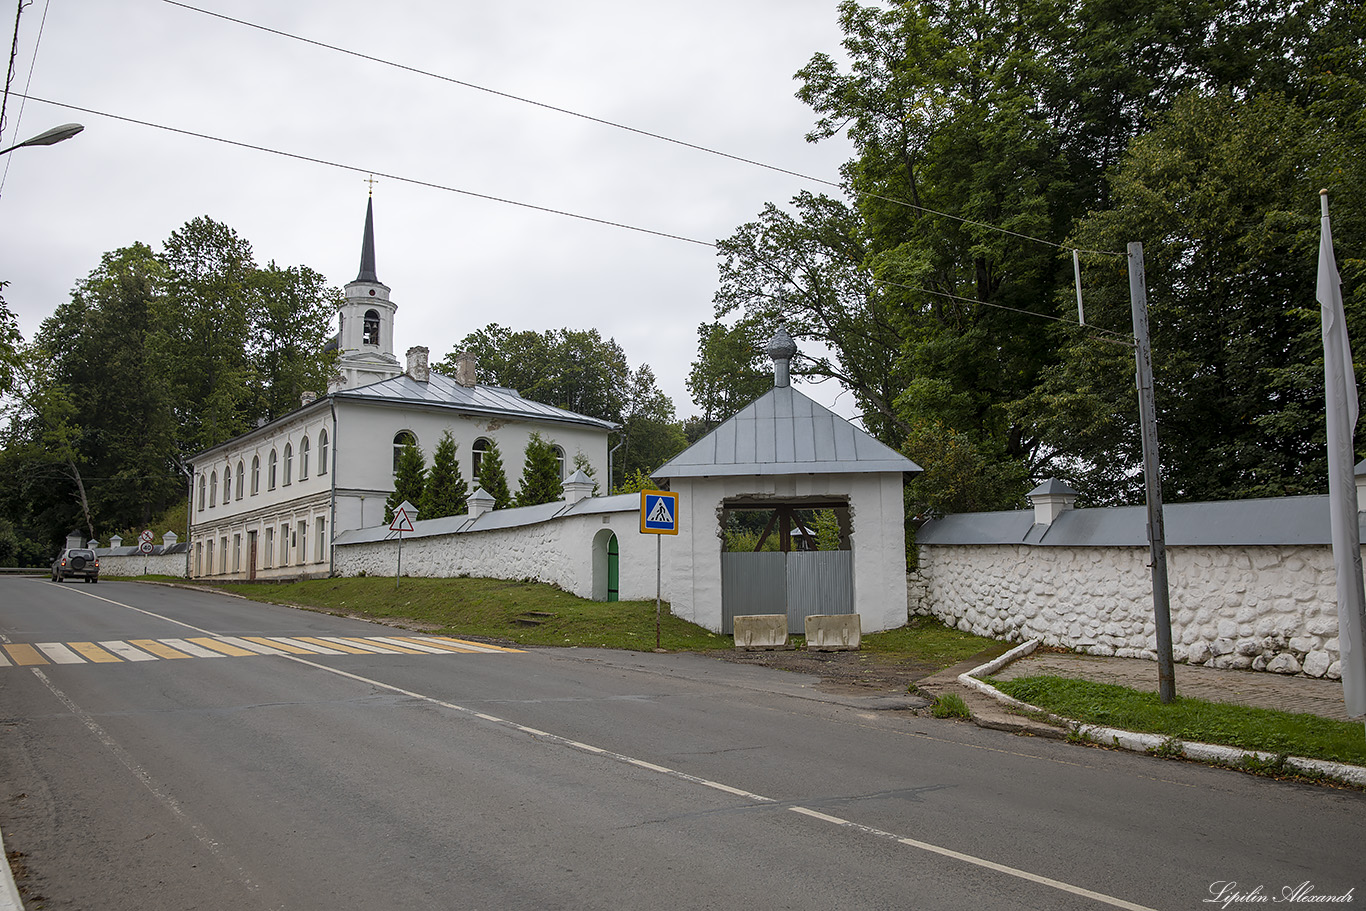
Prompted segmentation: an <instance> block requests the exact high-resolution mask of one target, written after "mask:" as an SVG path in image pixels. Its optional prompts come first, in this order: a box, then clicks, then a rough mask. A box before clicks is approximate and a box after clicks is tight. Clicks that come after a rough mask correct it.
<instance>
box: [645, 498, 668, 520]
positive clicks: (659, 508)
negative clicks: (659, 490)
mask: <svg viewBox="0 0 1366 911" xmlns="http://www.w3.org/2000/svg"><path fill="white" fill-rule="evenodd" d="M645 521H646V522H649V523H650V524H652V525H672V524H674V517H673V513H671V512H669V500H668V498H667V497H660V498H659V499H658V500H655V508H654V509H652V510H650V514H649V515H648V516H646V517H645Z"/></svg>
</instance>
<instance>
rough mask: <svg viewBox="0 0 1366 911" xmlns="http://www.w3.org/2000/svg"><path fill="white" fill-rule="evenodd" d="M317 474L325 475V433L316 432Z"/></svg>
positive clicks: (322, 431) (324, 431)
mask: <svg viewBox="0 0 1366 911" xmlns="http://www.w3.org/2000/svg"><path fill="white" fill-rule="evenodd" d="M318 474H327V431H326V430H319V431H318Z"/></svg>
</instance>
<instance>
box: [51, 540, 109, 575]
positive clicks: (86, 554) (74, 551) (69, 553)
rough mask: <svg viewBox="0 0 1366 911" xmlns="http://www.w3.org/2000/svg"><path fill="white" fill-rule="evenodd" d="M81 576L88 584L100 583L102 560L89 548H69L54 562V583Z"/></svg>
mask: <svg viewBox="0 0 1366 911" xmlns="http://www.w3.org/2000/svg"><path fill="white" fill-rule="evenodd" d="M77 576H79V577H80V578H82V579H84V580H85V581H87V582H98V581H100V560H99V558H98V557H96V556H95V552H94V551H93V550H90V549H89V548H87V547H68V548H67V549H66V550H64V551H62V552H61V553H60V554H58V555H57V559H56V560H53V561H52V581H53V582H62V581H65V580H67V579H71V578H75V577H77Z"/></svg>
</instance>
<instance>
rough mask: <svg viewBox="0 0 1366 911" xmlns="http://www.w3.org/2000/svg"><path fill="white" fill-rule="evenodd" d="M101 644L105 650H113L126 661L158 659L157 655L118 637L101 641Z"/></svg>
mask: <svg viewBox="0 0 1366 911" xmlns="http://www.w3.org/2000/svg"><path fill="white" fill-rule="evenodd" d="M99 646H100V648H102V649H104V650H105V651H109V652H113V653H114V654H115V655H118V656H119V657H120V658H122V659H123V660H124V661H156V660H157V656H156V655H149V654H147V653H146V652H144V651H143V650H142V649H140V648H137V647H136V646H132V645H129V644H128V643H127V642H122V641H120V640H118V639H110V640H108V641H106V642H101V643H99Z"/></svg>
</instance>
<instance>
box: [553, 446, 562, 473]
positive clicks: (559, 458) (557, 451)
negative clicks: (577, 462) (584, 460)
mask: <svg viewBox="0 0 1366 911" xmlns="http://www.w3.org/2000/svg"><path fill="white" fill-rule="evenodd" d="M551 448H553V449H554V450H555V461H556V462H557V463H558V464H559V467H560V480H561V481H563V480H564V450H563V449H562V448H560V447H559V446H554V447H551Z"/></svg>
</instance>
